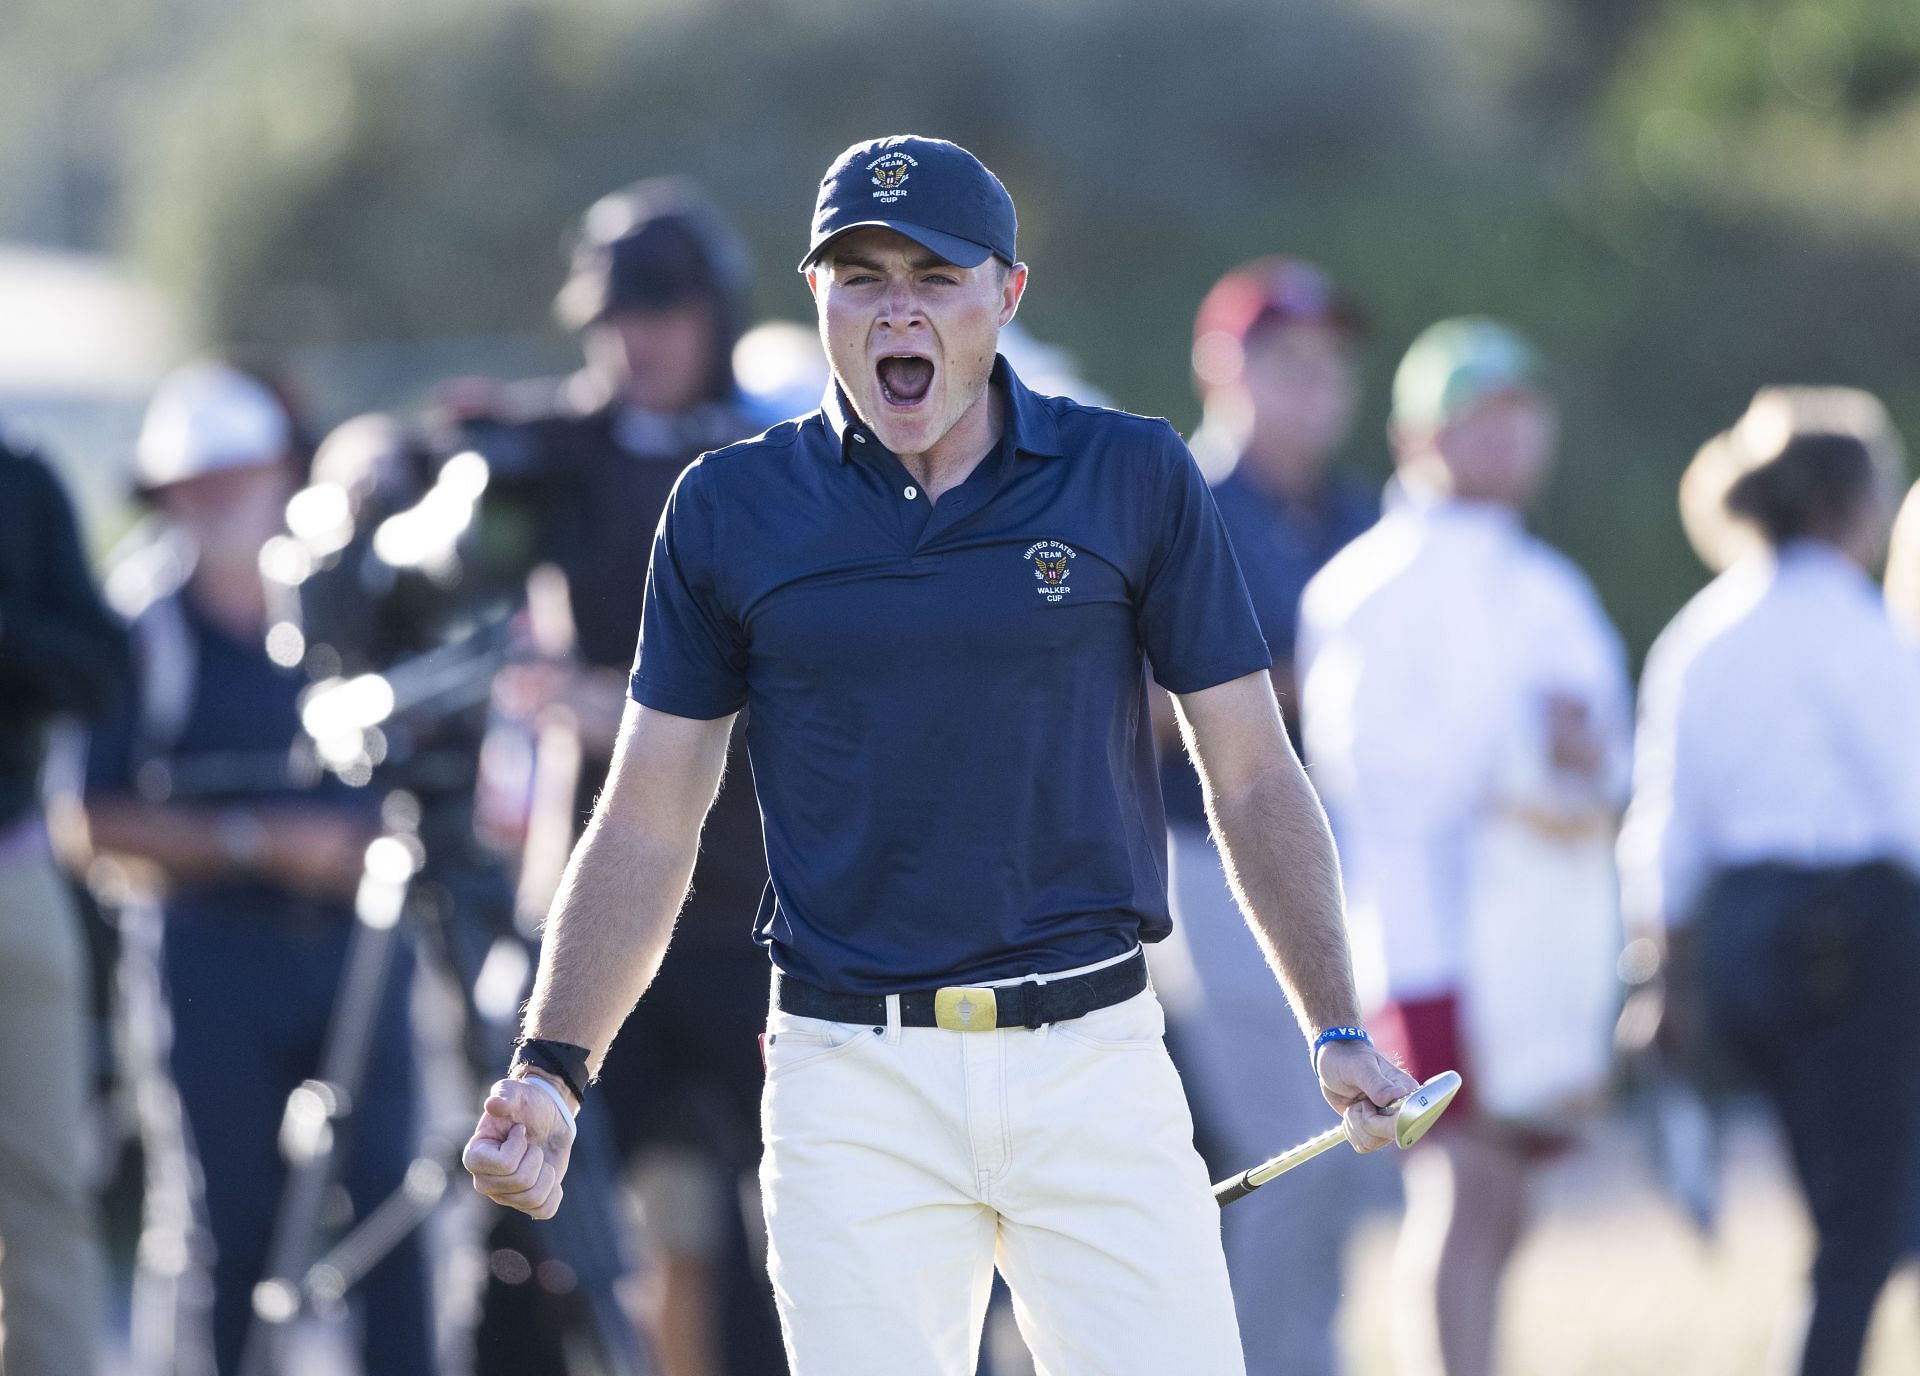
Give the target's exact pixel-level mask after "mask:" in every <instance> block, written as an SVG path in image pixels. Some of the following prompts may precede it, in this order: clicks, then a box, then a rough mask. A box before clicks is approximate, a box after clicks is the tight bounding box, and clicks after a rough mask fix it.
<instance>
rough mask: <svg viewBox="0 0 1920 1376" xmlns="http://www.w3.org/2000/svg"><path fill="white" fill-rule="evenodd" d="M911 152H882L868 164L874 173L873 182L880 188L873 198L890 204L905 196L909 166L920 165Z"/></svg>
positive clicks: (869, 169) (868, 169)
mask: <svg viewBox="0 0 1920 1376" xmlns="http://www.w3.org/2000/svg"><path fill="white" fill-rule="evenodd" d="M919 165H920V164H919V163H918V162H916V161H914V158H913V155H912V154H911V153H882V154H881V155H880V156H879V157H877V158H875V159H874V160H873V161H872V162H870V163H868V164H867V171H869V172H871V173H872V174H873V184H874V185H875V186H876V187H878V188H879V190H877V191H875V192H874V193H873V198H874V199H875V200H876V201H879V202H880V203H881V204H882V205H890V204H891V203H893V202H894V201H897V200H899V199H901V198H902V197H903V196H905V195H906V194H907V193H906V190H905V184H906V180H907V171H908V169H909V168H914V167H918V166H919Z"/></svg>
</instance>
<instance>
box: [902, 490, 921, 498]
mask: <svg viewBox="0 0 1920 1376" xmlns="http://www.w3.org/2000/svg"><path fill="white" fill-rule="evenodd" d="M900 495H901V496H902V497H905V498H906V499H907V500H908V501H912V500H913V499H914V498H915V497H918V496H919V495H920V489H919V488H917V487H910V488H908V489H907V490H906V491H905V492H902V493H901V494H900Z"/></svg>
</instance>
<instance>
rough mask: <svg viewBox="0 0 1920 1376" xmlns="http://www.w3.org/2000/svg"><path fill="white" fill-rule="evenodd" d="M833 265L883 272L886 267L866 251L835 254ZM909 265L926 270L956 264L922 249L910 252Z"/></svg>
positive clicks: (922, 270)
mask: <svg viewBox="0 0 1920 1376" xmlns="http://www.w3.org/2000/svg"><path fill="white" fill-rule="evenodd" d="M833 266H835V267H837V268H865V269H867V271H869V272H882V271H884V270H885V269H886V264H884V263H882V262H881V261H880V260H879V259H877V258H869V257H867V255H865V254H864V253H858V252H855V253H836V254H834V255H833ZM907 266H908V267H910V268H912V269H914V270H915V271H916V272H924V271H925V270H926V269H928V268H950V267H954V266H955V264H953V263H950V262H948V261H947V260H946V259H945V258H942V257H941V256H940V255H939V254H937V253H933V252H931V251H922V252H919V253H911V254H908V255H907Z"/></svg>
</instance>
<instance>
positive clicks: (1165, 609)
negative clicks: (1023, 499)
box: [1138, 427, 1273, 693]
mask: <svg viewBox="0 0 1920 1376" xmlns="http://www.w3.org/2000/svg"><path fill="white" fill-rule="evenodd" d="M1164 443H1165V452H1164V453H1163V454H1161V455H1159V456H1158V458H1159V462H1160V466H1161V468H1162V470H1163V477H1162V485H1161V489H1160V494H1159V502H1158V506H1157V508H1156V510H1155V511H1154V512H1153V513H1152V519H1153V539H1152V546H1151V548H1152V553H1151V555H1150V557H1149V560H1148V565H1147V574H1146V578H1145V581H1144V584H1143V586H1142V588H1141V593H1140V607H1139V614H1138V615H1139V626H1140V639H1141V642H1142V644H1143V645H1144V646H1145V647H1146V652H1147V660H1148V662H1149V663H1151V664H1152V666H1153V676H1154V678H1155V680H1156V681H1157V682H1158V683H1159V684H1160V686H1161V687H1163V688H1165V689H1166V690H1167V691H1168V692H1170V693H1197V692H1199V691H1200V690H1201V689H1203V688H1212V687H1215V686H1216V685H1218V684H1222V683H1227V682H1230V681H1232V680H1233V679H1236V678H1244V677H1245V676H1246V675H1248V674H1251V673H1257V672H1259V671H1261V670H1265V669H1270V668H1272V667H1273V654H1272V652H1271V651H1270V650H1269V649H1268V648H1267V642H1266V639H1265V638H1264V637H1263V636H1262V635H1261V634H1260V622H1259V619H1258V618H1257V617H1256V616H1255V615H1254V610H1253V602H1252V599H1251V598H1249V597H1248V596H1247V585H1246V580H1245V579H1244V578H1242V577H1241V574H1240V564H1239V561H1238V560H1237V559H1235V558H1234V554H1233V546H1232V544H1231V543H1230V542H1229V540H1228V538H1227V528H1226V524H1225V522H1223V521H1222V520H1221V519H1220V511H1219V509H1218V508H1217V507H1216V506H1215V505H1214V500H1213V493H1212V492H1211V491H1210V490H1209V489H1208V487H1207V483H1206V479H1205V478H1204V477H1202V476H1201V473H1200V466H1199V465H1198V464H1196V463H1195V462H1194V461H1193V455H1191V454H1190V453H1188V452H1187V447H1186V445H1185V444H1183V443H1182V442H1181V440H1180V437H1179V436H1178V435H1176V434H1174V433H1173V431H1172V429H1171V427H1169V428H1168V429H1167V430H1166V431H1165V441H1164Z"/></svg>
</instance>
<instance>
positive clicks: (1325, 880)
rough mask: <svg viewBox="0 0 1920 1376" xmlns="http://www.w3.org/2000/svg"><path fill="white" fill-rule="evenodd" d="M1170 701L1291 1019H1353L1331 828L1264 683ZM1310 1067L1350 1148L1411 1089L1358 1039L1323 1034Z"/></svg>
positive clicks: (1256, 680) (1380, 1127)
mask: <svg viewBox="0 0 1920 1376" xmlns="http://www.w3.org/2000/svg"><path fill="white" fill-rule="evenodd" d="M1176 701H1177V702H1178V704H1179V709H1180V721H1181V726H1182V729H1183V730H1184V731H1185V733H1186V736H1187V746H1188V750H1189V752H1190V753H1191V754H1192V755H1193V758H1194V759H1195V760H1196V761H1197V762H1198V764H1199V767H1200V778H1201V782H1202V783H1203V784H1204V785H1205V788H1206V795H1207V815H1208V817H1209V818H1210V819H1211V821H1212V823H1213V833H1214V837H1215V839H1216V841H1217V842H1218V843H1219V846H1220V853H1221V856H1222V858H1223V859H1224V860H1225V862H1226V870H1227V880H1228V883H1229V884H1231V885H1232V887H1233V894H1234V898H1235V899H1236V900H1237V901H1238V902H1239V904H1240V909H1241V911H1242V912H1243V913H1244V914H1245V915H1246V918H1247V924H1248V926H1250V927H1251V928H1252V929H1253V934H1254V936H1255V937H1256V938H1257V939H1258V940H1259V942H1260V946H1261V949H1262V950H1264V951H1265V952H1266V956H1267V963H1268V964H1269V965H1271V966H1272V967H1273V970H1274V974H1275V975H1276V976H1277V977H1278V978H1279V980H1280V984H1281V987H1282V988H1284V989H1285V990H1286V992H1287V998H1288V1000H1289V1002H1291V1003H1292V1005H1293V1010H1294V1016H1295V1017H1296V1018H1297V1019H1298V1020H1299V1022H1300V1025H1301V1027H1302V1028H1304V1029H1305V1031H1306V1034H1307V1036H1309V1037H1313V1036H1315V1035H1317V1034H1318V1033H1319V1032H1321V1031H1323V1030H1324V1029H1326V1028H1329V1027H1343V1026H1354V1025H1356V1024H1358V1022H1359V1021H1360V1006H1359V999H1358V997H1357V995H1356V994H1355V993H1354V987H1353V967H1352V963H1351V961H1350V960H1349V958H1348V952H1347V928H1346V916H1345V903H1344V899H1343V897H1342V893H1341V886H1340V864H1339V861H1338V859H1337V858H1336V857H1335V854H1334V848H1333V833H1332V831H1331V829H1330V828H1329V827H1328V825H1327V816H1326V813H1325V811H1324V810H1323V809H1322V808H1321V806H1320V800H1319V798H1318V796H1317V795H1315V793H1314V791H1313V786H1312V785H1311V784H1309V783H1308V782H1307V776H1306V771H1305V770H1303V769H1302V768H1301V767H1300V760H1299V758H1298V757H1297V756H1296V755H1295V754H1294V753H1293V745H1292V743H1291V742H1289V741H1288V739H1287V733H1286V728H1285V727H1284V726H1283V725H1282V724H1281V719H1280V707H1279V704H1278V702H1276V701H1275V699H1274V693H1273V682H1272V680H1271V679H1270V678H1269V677H1268V675H1266V674H1265V673H1256V674H1249V675H1247V676H1246V677H1244V678H1239V679H1235V680H1233V681H1232V682H1230V683H1223V684H1220V685H1218V686H1217V687H1214V688H1208V689H1205V690H1203V691H1201V692H1198V693H1188V694H1185V695H1183V696H1181V697H1180V698H1178V699H1176ZM1317 1068H1318V1070H1319V1072H1320V1080H1321V1088H1322V1090H1323V1091H1324V1093H1325V1094H1326V1097H1327V1100H1328V1102H1329V1103H1331V1104H1332V1105H1333V1106H1334V1107H1335V1108H1336V1109H1339V1110H1340V1111H1341V1112H1342V1113H1343V1114H1344V1115H1345V1116H1346V1118H1347V1125H1348V1126H1347V1134H1348V1137H1349V1138H1350V1139H1351V1140H1352V1141H1353V1144H1354V1145H1355V1146H1356V1147H1359V1148H1360V1149H1361V1150H1363V1151H1368V1150H1372V1149H1373V1148H1374V1147H1378V1146H1381V1145H1383V1144H1384V1143H1385V1142H1387V1141H1389V1140H1391V1138H1392V1132H1393V1129H1392V1121H1391V1119H1389V1118H1387V1117H1385V1116H1383V1115H1381V1114H1378V1113H1375V1112H1373V1111H1372V1106H1384V1105H1386V1104H1388V1103H1390V1102H1392V1101H1393V1100H1394V1099H1397V1098H1400V1097H1401V1096H1403V1095H1405V1094H1408V1093H1410V1092H1411V1091H1412V1090H1413V1089H1415V1088H1417V1086H1416V1085H1415V1083H1414V1081H1413V1080H1412V1078H1411V1077H1410V1076H1408V1075H1407V1074H1406V1073H1405V1072H1404V1071H1402V1070H1400V1069H1399V1068H1398V1067H1396V1066H1394V1065H1393V1064H1392V1063H1391V1062H1390V1061H1388V1060H1387V1059H1386V1058H1385V1057H1384V1056H1381V1055H1379V1054H1378V1053H1376V1052H1375V1051H1374V1050H1373V1048H1372V1047H1370V1046H1367V1045H1366V1044H1365V1043H1362V1042H1346V1041H1339V1042H1331V1043H1329V1044H1328V1045H1327V1047H1326V1048H1325V1049H1324V1051H1323V1052H1322V1053H1321V1055H1320V1058H1319V1062H1318V1067H1317Z"/></svg>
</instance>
